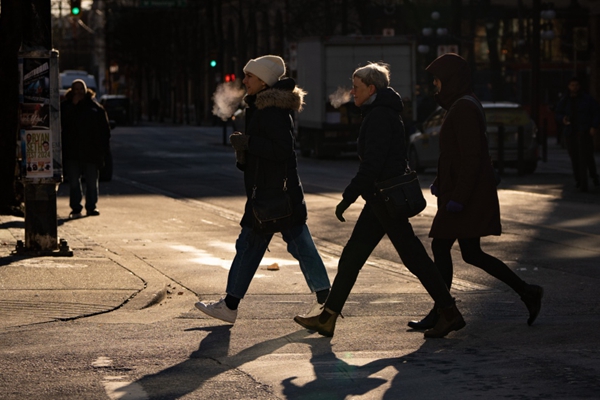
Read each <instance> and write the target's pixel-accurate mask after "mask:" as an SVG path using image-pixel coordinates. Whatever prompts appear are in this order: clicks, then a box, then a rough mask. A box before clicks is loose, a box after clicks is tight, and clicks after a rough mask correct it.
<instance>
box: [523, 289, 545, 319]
mask: <svg viewBox="0 0 600 400" xmlns="http://www.w3.org/2000/svg"><path fill="white" fill-rule="evenodd" d="M543 296H544V288H543V287H541V286H538V285H527V288H526V289H525V291H523V293H521V300H523V303H525V306H526V307H527V310H528V311H529V318H528V319H527V325H529V326H531V324H533V321H535V319H536V318H537V316H538V314H539V313H540V309H541V308H542V297H543Z"/></svg>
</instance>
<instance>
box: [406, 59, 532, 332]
mask: <svg viewBox="0 0 600 400" xmlns="http://www.w3.org/2000/svg"><path fill="white" fill-rule="evenodd" d="M427 71H429V72H431V73H432V74H433V75H434V81H433V83H434V85H435V86H436V88H437V90H438V92H437V93H436V95H435V99H436V102H437V103H438V104H439V105H440V106H441V107H442V108H444V109H446V110H448V112H447V113H446V117H445V119H444V122H443V124H442V127H441V130H440V157H439V160H438V176H437V177H436V179H435V180H434V182H433V184H432V185H431V193H432V194H433V195H435V196H437V198H438V201H437V203H438V211H437V214H436V215H435V218H434V220H433V224H432V226H431V231H430V232H429V236H430V237H432V238H433V241H432V245H431V247H432V251H433V256H434V259H435V264H436V266H437V267H438V269H439V270H440V273H441V275H442V277H443V278H444V281H445V282H446V285H447V286H448V288H450V285H451V283H452V269H453V268H452V257H451V253H450V250H451V248H452V245H453V244H454V242H455V241H457V240H458V244H459V245H460V251H461V254H462V257H463V259H464V261H465V262H467V263H468V264H471V265H474V266H476V267H478V268H481V269H483V270H484V271H485V272H487V273H488V274H490V275H492V276H493V277H495V278H497V279H499V280H501V281H502V282H504V283H506V284H507V285H508V286H510V287H511V288H512V289H513V290H514V291H515V292H517V293H518V294H519V295H520V296H521V299H522V300H523V302H524V303H525V305H526V306H527V309H528V310H529V319H528V320H527V323H528V324H529V325H531V324H532V323H533V321H534V320H535V319H536V317H537V315H538V313H539V311H540V308H541V300H542V296H543V293H544V291H543V289H542V288H541V287H540V286H537V285H529V284H527V283H526V282H525V281H523V280H522V279H521V278H519V277H518V276H517V275H516V274H515V273H514V272H513V271H512V270H511V269H510V268H508V266H506V264H504V263H503V262H502V261H500V260H498V259H497V258H494V257H492V256H490V255H489V254H486V253H484V252H483V250H481V246H480V239H481V237H482V236H488V235H500V233H501V231H502V227H501V225H500V206H499V203H498V193H497V192H496V179H495V176H494V170H493V166H492V163H491V158H490V154H489V150H488V143H487V137H486V134H485V132H486V123H485V116H484V112H483V108H482V107H481V104H480V103H479V100H478V99H477V98H476V97H475V94H474V93H473V91H472V88H471V71H470V69H469V65H468V63H467V62H466V61H465V60H464V59H463V58H462V57H460V56H459V55H457V54H444V55H442V56H440V57H438V58H437V59H436V60H435V61H433V62H432V63H431V64H430V65H429V66H428V67H427ZM434 310H435V308H434ZM434 310H432V311H431V312H430V313H429V314H428V315H427V316H426V317H425V318H424V319H422V320H421V321H411V322H409V323H408V325H409V326H410V327H412V328H416V329H429V328H430V327H431V326H434V325H435V323H436V322H437V320H438V318H439V315H438V314H437V313H436V312H435V311H434Z"/></svg>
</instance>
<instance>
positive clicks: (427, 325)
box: [408, 307, 440, 330]
mask: <svg viewBox="0 0 600 400" xmlns="http://www.w3.org/2000/svg"><path fill="white" fill-rule="evenodd" d="M439 319H440V315H439V314H438V313H437V308H435V307H433V308H432V309H431V311H429V314H427V315H426V316H425V317H424V318H423V319H422V320H420V321H410V322H409V323H408V326H409V327H411V328H413V329H418V330H425V329H431V328H433V327H434V326H435V324H437V322H438V320H439Z"/></svg>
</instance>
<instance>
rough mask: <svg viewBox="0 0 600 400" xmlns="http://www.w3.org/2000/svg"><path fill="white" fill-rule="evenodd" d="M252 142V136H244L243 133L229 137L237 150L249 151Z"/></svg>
mask: <svg viewBox="0 0 600 400" xmlns="http://www.w3.org/2000/svg"><path fill="white" fill-rule="evenodd" d="M249 140H250V136H248V135H244V134H242V133H237V132H236V133H234V134H233V135H231V136H229V141H230V142H231V145H232V146H233V148H234V149H236V150H238V151H239V150H248V141H249Z"/></svg>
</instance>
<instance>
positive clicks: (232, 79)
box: [225, 74, 235, 82]
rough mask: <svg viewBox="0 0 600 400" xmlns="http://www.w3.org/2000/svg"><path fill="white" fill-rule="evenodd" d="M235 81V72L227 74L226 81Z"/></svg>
mask: <svg viewBox="0 0 600 400" xmlns="http://www.w3.org/2000/svg"><path fill="white" fill-rule="evenodd" d="M233 81H235V74H225V82H233Z"/></svg>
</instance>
